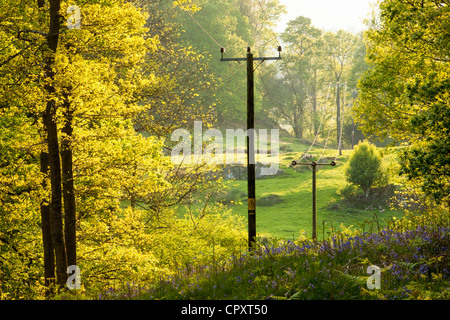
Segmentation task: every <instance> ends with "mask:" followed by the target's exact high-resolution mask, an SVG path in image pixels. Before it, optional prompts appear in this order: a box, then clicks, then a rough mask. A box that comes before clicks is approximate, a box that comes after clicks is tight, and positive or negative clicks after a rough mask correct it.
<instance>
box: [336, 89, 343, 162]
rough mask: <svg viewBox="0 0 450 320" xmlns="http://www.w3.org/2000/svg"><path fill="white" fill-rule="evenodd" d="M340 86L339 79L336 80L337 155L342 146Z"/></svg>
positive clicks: (340, 153)
mask: <svg viewBox="0 0 450 320" xmlns="http://www.w3.org/2000/svg"><path fill="white" fill-rule="evenodd" d="M339 92H340V88H339V80H338V81H337V87H336V108H337V115H336V127H337V145H338V150H339V155H342V148H341V143H342V142H341V140H342V139H341V99H340V95H339Z"/></svg>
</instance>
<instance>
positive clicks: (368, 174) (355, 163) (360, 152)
mask: <svg viewBox="0 0 450 320" xmlns="http://www.w3.org/2000/svg"><path fill="white" fill-rule="evenodd" d="M345 175H346V178H347V181H348V182H349V183H351V184H354V185H356V186H359V187H360V188H361V190H362V191H363V192H364V194H365V196H366V197H368V196H369V195H370V191H371V189H372V188H373V187H375V186H377V187H382V186H384V185H386V184H387V182H388V181H387V180H388V179H387V175H386V174H385V173H384V170H383V168H382V166H381V156H380V155H379V153H378V152H377V150H376V148H375V146H374V145H373V144H371V143H370V142H368V141H363V142H360V143H359V144H358V145H357V146H355V150H354V151H353V154H352V155H351V156H350V159H349V162H348V165H347V168H346V169H345Z"/></svg>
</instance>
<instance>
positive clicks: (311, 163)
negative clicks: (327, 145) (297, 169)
mask: <svg viewBox="0 0 450 320" xmlns="http://www.w3.org/2000/svg"><path fill="white" fill-rule="evenodd" d="M291 164H292V165H293V166H332V167H335V166H336V162H334V161H331V162H330V163H317V162H308V163H301V162H298V161H296V160H294V161H292V162H291Z"/></svg>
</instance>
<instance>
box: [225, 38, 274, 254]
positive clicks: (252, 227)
mask: <svg viewBox="0 0 450 320" xmlns="http://www.w3.org/2000/svg"><path fill="white" fill-rule="evenodd" d="M220 52H221V54H222V58H221V59H220V61H237V62H240V61H247V190H248V248H249V250H250V251H251V250H252V249H253V248H254V245H255V243H256V190H255V162H256V161H255V159H256V158H255V148H254V145H255V144H254V143H255V134H254V129H255V82H254V72H255V68H254V66H253V62H254V61H255V60H256V61H257V60H259V61H261V63H263V62H264V61H266V60H281V46H279V47H278V52H279V56H278V57H259V58H255V57H253V53H252V50H251V48H250V47H248V48H247V57H246V58H224V53H225V49H224V48H220ZM261 63H260V64H261Z"/></svg>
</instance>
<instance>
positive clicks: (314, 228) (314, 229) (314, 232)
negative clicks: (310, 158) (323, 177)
mask: <svg viewBox="0 0 450 320" xmlns="http://www.w3.org/2000/svg"><path fill="white" fill-rule="evenodd" d="M292 165H293V166H296V165H304V166H311V168H312V173H313V174H312V238H313V240H316V239H317V205H316V202H317V197H316V169H317V166H333V167H334V166H336V162H334V161H331V163H317V162H311V163H299V162H297V161H292Z"/></svg>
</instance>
